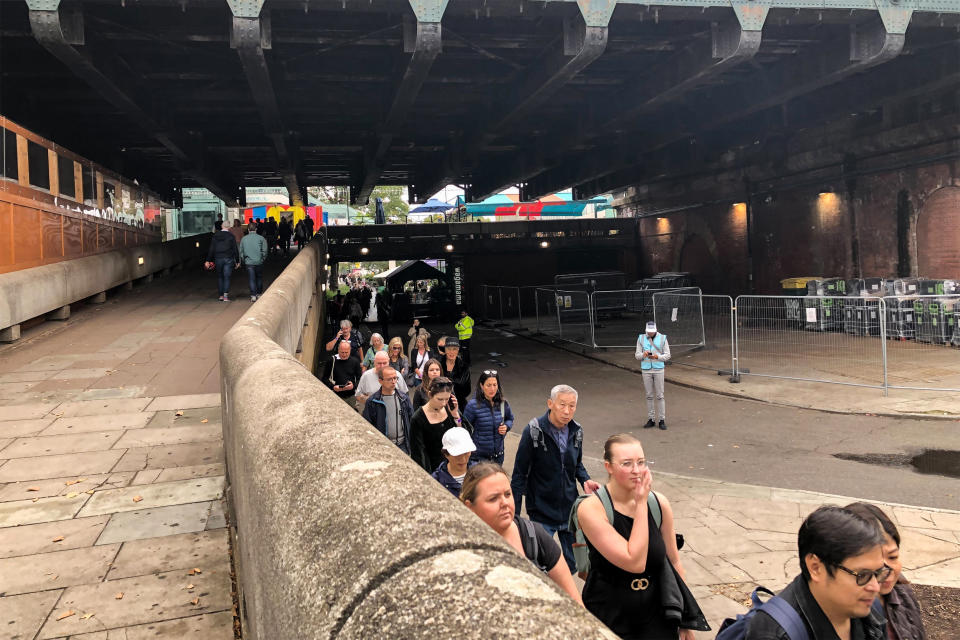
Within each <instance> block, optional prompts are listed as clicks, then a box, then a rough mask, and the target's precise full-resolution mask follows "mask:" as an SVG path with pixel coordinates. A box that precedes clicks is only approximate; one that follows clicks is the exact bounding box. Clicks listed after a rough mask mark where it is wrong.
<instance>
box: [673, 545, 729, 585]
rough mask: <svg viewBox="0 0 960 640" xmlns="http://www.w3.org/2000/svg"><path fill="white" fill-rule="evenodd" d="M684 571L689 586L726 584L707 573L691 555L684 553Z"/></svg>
mask: <svg viewBox="0 0 960 640" xmlns="http://www.w3.org/2000/svg"><path fill="white" fill-rule="evenodd" d="M682 561H683V569H684V572H685V573H686V574H687V575H686V583H687V585H688V586H694V585H702V584H719V583H721V582H724V581H723V580H721V579H720V578H718V577H717V576H715V575H713V574H712V573H710V572H709V571H707V570H706V569H705V568H704V567H703V565H701V564H699V563H698V562H697V560H696V558H694V557H692V554H690V553H684V554H683V557H682Z"/></svg>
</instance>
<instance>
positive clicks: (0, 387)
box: [0, 382, 40, 400]
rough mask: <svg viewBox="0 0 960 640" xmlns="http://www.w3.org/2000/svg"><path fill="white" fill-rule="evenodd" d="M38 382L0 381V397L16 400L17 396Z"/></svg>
mask: <svg viewBox="0 0 960 640" xmlns="http://www.w3.org/2000/svg"><path fill="white" fill-rule="evenodd" d="M38 384H40V383H39V382H2V383H0V397H3V398H10V399H11V400H16V398H17V396H19V395H21V394H23V393H24V392H26V391H29V390H30V389H32V388H33V387H35V386H36V385H38Z"/></svg>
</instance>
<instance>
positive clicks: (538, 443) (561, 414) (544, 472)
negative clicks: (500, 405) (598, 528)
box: [510, 384, 600, 573]
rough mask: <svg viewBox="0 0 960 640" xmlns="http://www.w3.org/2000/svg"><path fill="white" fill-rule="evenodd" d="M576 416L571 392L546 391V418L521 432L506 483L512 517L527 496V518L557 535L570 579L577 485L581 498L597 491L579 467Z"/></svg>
mask: <svg viewBox="0 0 960 640" xmlns="http://www.w3.org/2000/svg"><path fill="white" fill-rule="evenodd" d="M576 411H577V391H576V389H574V388H573V387H570V386H567V385H565V384H560V385H557V386H555V387H554V388H553V389H551V390H550V399H549V400H547V413H545V414H544V415H542V416H540V417H539V418H534V419H533V420H531V421H530V424H528V425H527V426H526V427H524V429H523V434H522V435H521V436H520V446H519V448H518V449H517V457H516V460H515V461H514V463H513V478H512V479H511V480H510V487H511V489H512V491H513V499H514V502H515V504H516V512H517V513H520V509H521V507H522V506H523V496H524V495H526V496H527V515H528V516H530V519H531V520H533V521H534V522H539V523H540V524H541V525H542V526H543V528H544V529H546V530H547V532H548V533H549V534H550V535H553V534H554V533H557V537H558V538H559V539H560V547H561V548H562V549H563V557H564V559H566V561H567V566H568V567H569V568H570V573H576V568H577V565H576V561H575V560H574V557H573V541H574V533H573V532H572V531H567V520H568V518H569V516H570V509H571V508H572V507H573V503H574V501H575V500H576V499H577V495H578V492H577V481H578V480H579V481H580V484H582V485H583V490H584V491H585V492H586V493H593V492H594V491H596V490H597V489H599V488H600V484H599V483H598V482H596V481H595V480H591V479H590V474H588V473H587V470H586V469H585V468H584V466H583V429H582V427H581V426H580V425H579V424H578V423H577V422H576V421H574V419H573V415H574V414H575V413H576Z"/></svg>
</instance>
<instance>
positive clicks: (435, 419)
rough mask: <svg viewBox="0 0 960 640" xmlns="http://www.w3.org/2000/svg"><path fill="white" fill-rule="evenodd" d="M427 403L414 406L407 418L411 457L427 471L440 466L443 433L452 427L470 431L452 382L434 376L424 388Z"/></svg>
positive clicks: (431, 471) (429, 471)
mask: <svg viewBox="0 0 960 640" xmlns="http://www.w3.org/2000/svg"><path fill="white" fill-rule="evenodd" d="M427 395H428V396H429V399H428V400H427V403H426V404H425V405H423V406H422V407H420V408H419V409H417V412H416V413H414V414H413V418H412V419H411V420H410V457H411V458H413V461H414V462H416V463H417V464H419V465H420V466H421V467H423V470H424V471H426V472H427V473H433V470H434V469H436V468H437V467H439V466H440V463H441V462H443V461H444V457H443V434H444V433H446V432H447V429H452V428H453V427H460V426H462V427H464V428H466V429H467V431H470V427H469V423H466V422H464V421H463V419H462V418H461V417H460V409H459V406H458V404H457V398H456V396H454V395H453V382H451V381H450V379H449V378H443V377H441V378H437V379H436V380H434V381H433V383H432V384H431V385H430V389H429V391H427Z"/></svg>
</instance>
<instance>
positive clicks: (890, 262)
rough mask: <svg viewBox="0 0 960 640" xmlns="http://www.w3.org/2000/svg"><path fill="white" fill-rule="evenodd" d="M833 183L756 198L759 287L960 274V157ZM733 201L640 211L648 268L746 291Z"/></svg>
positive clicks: (717, 288)
mask: <svg viewBox="0 0 960 640" xmlns="http://www.w3.org/2000/svg"><path fill="white" fill-rule="evenodd" d="M832 187H833V190H832V191H830V192H826V191H824V187H822V186H821V187H808V188H805V189H794V190H791V191H786V192H781V193H777V194H775V195H773V196H771V197H769V198H767V197H765V196H759V197H758V198H757V199H756V201H755V202H754V204H753V212H752V215H753V218H752V230H751V240H752V245H753V247H752V248H753V274H754V289H755V292H756V293H758V294H779V293H780V280H781V279H783V278H790V277H796V276H825V277H830V276H839V277H854V275H855V274H856V273H858V272H859V273H860V274H862V277H897V276H898V275H899V276H924V277H932V278H960V271H958V265H960V257H958V256H960V252H958V250H957V249H956V247H958V246H960V225H957V224H956V220H957V219H958V217H960V214H958V212H957V205H956V204H954V203H956V202H960V197H958V195H957V194H958V193H960V191H958V189H960V162H958V161H953V162H942V163H939V164H933V165H930V166H922V167H913V168H907V169H902V170H899V171H890V172H887V173H881V174H876V175H871V176H865V177H860V178H859V179H858V180H857V184H856V188H855V190H854V192H853V193H852V194H851V193H849V192H847V190H846V189H845V188H844V185H842V184H835V185H832ZM666 204H668V205H669V206H682V205H683V204H684V203H683V202H676V201H671V202H670V203H666ZM735 204H736V203H734V202H733V200H731V202H729V203H725V204H711V205H706V206H701V207H697V208H694V209H688V210H684V211H678V212H676V213H671V214H665V215H662V216H657V217H649V218H644V219H642V220H641V221H640V235H641V239H640V243H641V251H640V252H639V254H640V255H639V259H640V262H641V271H643V272H645V273H654V272H657V271H673V270H680V271H691V272H692V273H693V274H694V276H695V278H696V282H697V284H699V285H701V286H702V288H703V291H704V292H705V293H730V294H734V295H735V294H740V293H746V292H747V291H748V289H749V280H748V277H749V273H750V268H749V260H748V253H747V226H746V210H745V208H744V207H742V206H741V207H737V206H735ZM647 206H648V207H649V208H653V209H655V208H657V206H656V204H650V205H647ZM898 218H900V219H899V220H898ZM854 224H855V227H854ZM854 228H856V232H855V233H854ZM931 229H932V230H934V231H933V232H931ZM854 237H855V238H856V240H857V245H858V246H857V249H856V251H855V250H854V243H853V242H852V239H853V238H854Z"/></svg>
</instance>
